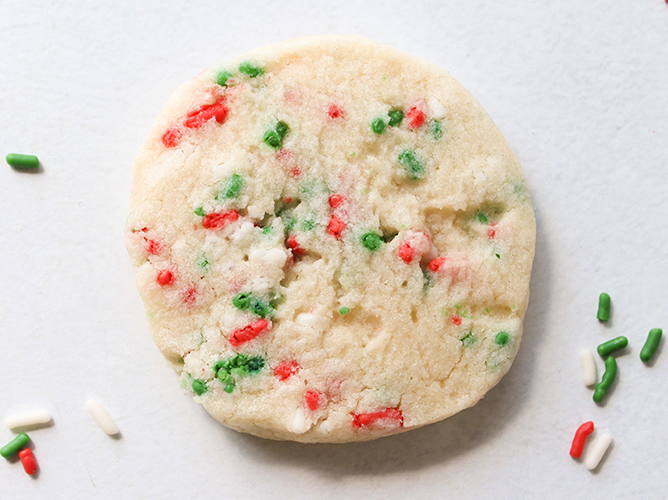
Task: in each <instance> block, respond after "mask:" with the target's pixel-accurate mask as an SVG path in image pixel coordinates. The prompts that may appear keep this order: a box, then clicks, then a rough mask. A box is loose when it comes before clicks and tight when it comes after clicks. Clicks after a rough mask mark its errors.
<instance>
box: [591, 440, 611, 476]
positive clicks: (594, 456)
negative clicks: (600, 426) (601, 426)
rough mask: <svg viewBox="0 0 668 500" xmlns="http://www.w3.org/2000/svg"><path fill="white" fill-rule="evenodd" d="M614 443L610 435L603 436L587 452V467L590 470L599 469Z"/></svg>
mask: <svg viewBox="0 0 668 500" xmlns="http://www.w3.org/2000/svg"><path fill="white" fill-rule="evenodd" d="M610 443H612V436H611V435H610V434H601V435H600V436H599V437H597V438H596V440H595V441H594V442H593V443H592V444H591V446H590V447H589V451H588V452H587V459H586V460H585V466H586V467H587V469H589V470H594V469H595V468H596V467H598V464H599V463H600V462H601V459H602V458H603V455H605V452H606V451H608V448H609V447H610Z"/></svg>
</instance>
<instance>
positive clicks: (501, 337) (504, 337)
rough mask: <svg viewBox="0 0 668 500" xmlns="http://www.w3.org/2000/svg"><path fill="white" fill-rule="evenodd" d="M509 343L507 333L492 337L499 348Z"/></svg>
mask: <svg viewBox="0 0 668 500" xmlns="http://www.w3.org/2000/svg"><path fill="white" fill-rule="evenodd" d="M509 341H510V335H509V334H508V332H499V333H497V334H496V335H495V336H494V342H496V343H497V344H498V345H500V346H504V345H506V344H507V343H508V342H509Z"/></svg>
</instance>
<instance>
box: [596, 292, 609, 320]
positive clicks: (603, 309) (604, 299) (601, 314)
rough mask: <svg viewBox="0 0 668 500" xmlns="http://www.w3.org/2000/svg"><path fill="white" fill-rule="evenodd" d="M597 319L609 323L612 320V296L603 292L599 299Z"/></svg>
mask: <svg viewBox="0 0 668 500" xmlns="http://www.w3.org/2000/svg"><path fill="white" fill-rule="evenodd" d="M596 317H597V318H598V320H599V321H608V320H609V319H610V295H608V294H607V293H605V292H603V293H602V294H601V295H599V297H598V313H596Z"/></svg>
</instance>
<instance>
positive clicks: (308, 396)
mask: <svg viewBox="0 0 668 500" xmlns="http://www.w3.org/2000/svg"><path fill="white" fill-rule="evenodd" d="M304 402H305V403H306V407H307V408H308V409H309V410H311V411H315V410H317V409H318V407H319V406H320V393H319V392H318V391H314V390H312V389H310V390H308V391H306V393H305V394H304Z"/></svg>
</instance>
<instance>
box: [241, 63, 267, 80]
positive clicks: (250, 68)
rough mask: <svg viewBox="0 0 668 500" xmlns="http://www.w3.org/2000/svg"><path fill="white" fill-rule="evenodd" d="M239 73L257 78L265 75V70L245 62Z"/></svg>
mask: <svg viewBox="0 0 668 500" xmlns="http://www.w3.org/2000/svg"><path fill="white" fill-rule="evenodd" d="M239 73H243V74H244V75H246V76H250V77H251V78H255V77H257V76H260V75H262V74H264V70H263V69H262V68H260V67H259V66H256V65H255V64H253V63H252V62H250V61H244V62H242V63H241V64H240V65H239Z"/></svg>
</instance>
